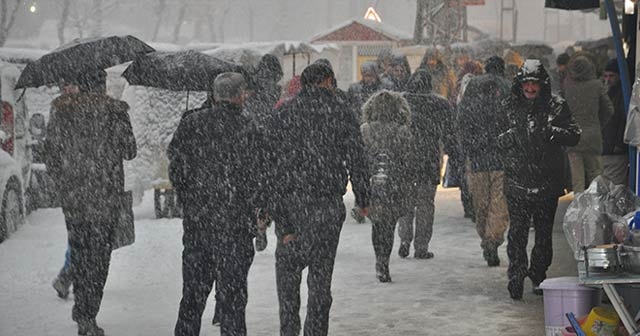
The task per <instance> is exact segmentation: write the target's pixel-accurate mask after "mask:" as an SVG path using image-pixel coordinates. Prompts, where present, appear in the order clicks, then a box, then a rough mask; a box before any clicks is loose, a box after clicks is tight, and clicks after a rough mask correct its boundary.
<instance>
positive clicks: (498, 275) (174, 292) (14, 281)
mask: <svg viewBox="0 0 640 336" xmlns="http://www.w3.org/2000/svg"><path fill="white" fill-rule="evenodd" d="M151 196H152V195H151V193H149V192H147V194H146V196H145V199H144V201H143V203H142V204H141V205H140V206H139V207H137V208H136V209H135V214H136V243H135V244H134V245H133V246H130V247H126V248H122V249H120V250H117V251H115V252H114V253H113V258H112V262H111V269H110V274H109V280H108V282H107V286H106V289H105V295H104V300H103V302H102V309H101V311H100V314H99V315H98V323H99V324H100V325H101V326H102V327H103V328H104V329H105V331H106V333H107V334H108V335H110V336H119V335H140V336H142V335H148V336H155V335H172V334H173V326H174V324H175V320H176V317H177V309H178V303H179V300H180V292H181V285H182V282H181V281H182V279H181V272H180V265H181V259H180V257H181V252H182V243H181V235H182V227H181V222H180V220H178V219H172V220H167V219H163V220H157V219H154V215H153V206H152V197H151ZM345 204H346V206H347V209H351V207H352V204H353V196H352V194H347V195H346V196H345ZM564 206H565V207H566V204H564ZM554 231H555V233H554V240H555V241H554V247H555V248H554V251H555V252H556V253H555V254H556V255H555V257H554V258H555V259H554V265H553V266H552V268H551V270H550V272H549V276H550V277H555V276H564V275H573V274H575V264H573V263H572V261H573V260H572V257H571V252H570V250H569V248H568V246H567V244H566V241H565V240H564V237H563V236H562V233H561V227H560V225H558V223H556V228H555V230H554ZM269 239H270V242H269V244H270V245H269V247H268V248H267V250H265V251H263V252H260V253H257V254H256V257H255V260H254V263H253V266H252V268H251V272H250V279H249V305H248V307H247V323H248V334H249V335H262V336H273V335H277V334H278V302H277V296H276V285H275V270H274V263H275V261H274V256H273V255H274V250H275V246H274V244H273V241H274V239H275V236H274V235H273V229H270V231H269ZM65 241H66V231H65V227H64V218H63V215H62V212H61V211H60V209H42V210H39V211H36V212H35V213H32V214H31V215H30V216H29V217H28V223H27V224H26V225H25V226H24V227H22V228H21V229H20V230H19V231H18V232H17V233H16V234H15V235H13V236H12V237H11V238H10V239H8V240H7V241H5V242H4V243H2V244H0V335H2V336H9V335H29V336H39V335H52V336H54V335H55V336H59V335H75V334H76V332H77V329H76V324H75V323H74V322H73V321H71V315H70V313H71V307H72V305H73V301H72V299H70V300H68V301H64V300H61V299H59V298H58V297H57V296H56V294H55V292H54V290H53V289H52V287H51V281H52V280H53V278H54V277H55V275H56V274H57V272H58V271H59V268H60V267H61V266H62V263H63V258H64V251H65V247H66V242H65ZM398 245H399V242H398V240H397V238H396V244H395V246H394V253H393V255H392V259H391V276H392V278H393V282H392V283H390V284H382V283H379V282H378V281H377V279H376V278H375V275H374V255H373V248H372V246H371V225H370V224H356V223H355V222H354V221H353V220H352V219H351V218H350V217H349V218H348V219H347V222H346V223H345V225H344V228H343V231H342V236H341V241H340V246H339V250H338V256H337V260H336V270H335V272H334V278H333V297H334V301H333V308H332V310H331V322H330V332H329V334H330V335H336V336H341V335H362V336H365V335H367V336H369V335H459V336H462V335H519V336H522V335H544V314H543V303H542V298H541V297H538V296H534V295H533V294H532V293H531V288H530V283H529V282H527V284H526V287H525V296H524V300H523V301H521V302H514V301H512V300H511V299H509V295H508V293H507V290H506V265H507V262H506V252H505V246H502V247H501V249H500V257H501V259H502V266H500V267H498V268H488V267H487V266H486V264H485V262H484V260H483V259H482V254H481V250H480V247H479V238H478V237H477V234H476V232H475V227H474V224H473V223H472V222H471V221H469V220H467V219H464V218H463V217H462V207H461V205H460V201H459V191H458V189H448V190H443V189H439V190H438V193H437V199H436V224H435V230H434V236H433V240H432V243H431V249H432V251H433V252H434V253H435V258H434V259H432V260H415V259H413V258H407V259H400V258H399V257H398V256H397V253H396V251H397V246H398ZM530 245H531V243H530ZM530 247H531V246H530ZM302 295H303V297H302V302H303V310H304V306H305V302H306V286H305V285H304V281H303V293H302ZM213 306H214V299H213V295H212V296H211V297H210V300H209V303H208V305H207V310H206V311H205V313H204V316H203V328H202V333H201V335H209V336H211V335H219V331H218V328H217V327H213V326H211V318H212V316H213ZM303 313H304V312H303Z"/></svg>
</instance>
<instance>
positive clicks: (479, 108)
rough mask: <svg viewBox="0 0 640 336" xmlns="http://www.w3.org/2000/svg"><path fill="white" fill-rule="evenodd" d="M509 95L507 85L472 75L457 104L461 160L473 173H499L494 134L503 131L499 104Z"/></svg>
mask: <svg viewBox="0 0 640 336" xmlns="http://www.w3.org/2000/svg"><path fill="white" fill-rule="evenodd" d="M508 94H509V84H508V82H507V81H506V80H505V79H504V78H503V77H499V76H496V75H492V74H485V75H481V76H475V77H473V78H472V79H471V81H470V82H469V84H468V85H467V87H466V90H465V94H464V96H463V97H462V100H461V101H460V104H459V105H458V116H457V126H456V130H457V134H458V136H459V138H460V144H461V148H462V153H463V155H464V157H466V158H468V159H469V161H471V170H472V171H473V172H484V171H500V170H503V165H502V155H501V154H500V151H499V149H498V135H500V133H501V130H504V129H505V128H507V125H505V121H506V120H507V119H506V116H505V115H501V114H500V113H503V112H504V111H503V110H502V109H501V108H500V101H502V100H503V99H504V98H506V97H507V96H508Z"/></svg>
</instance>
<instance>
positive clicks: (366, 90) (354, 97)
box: [347, 78, 393, 120]
mask: <svg viewBox="0 0 640 336" xmlns="http://www.w3.org/2000/svg"><path fill="white" fill-rule="evenodd" d="M381 90H393V83H391V82H389V80H387V79H386V78H383V79H381V80H378V81H377V82H376V83H374V84H365V83H364V82H363V81H360V82H358V83H353V84H351V86H349V90H348V91H347V94H348V95H349V97H350V99H351V101H352V104H353V105H354V106H355V108H357V111H358V120H360V119H361V113H360V112H361V111H362V107H363V105H364V103H365V102H366V101H367V100H368V99H369V98H370V97H371V96H373V94H374V93H376V92H378V91H381Z"/></svg>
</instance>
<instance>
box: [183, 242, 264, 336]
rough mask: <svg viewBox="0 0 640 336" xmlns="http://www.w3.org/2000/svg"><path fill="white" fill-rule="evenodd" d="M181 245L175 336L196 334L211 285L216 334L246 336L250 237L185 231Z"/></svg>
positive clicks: (250, 261) (251, 259) (250, 260)
mask: <svg viewBox="0 0 640 336" xmlns="http://www.w3.org/2000/svg"><path fill="white" fill-rule="evenodd" d="M185 231H186V230H185ZM183 245H184V250H183V252H182V281H183V285H182V300H181V301H180V310H179V312H178V321H177V323H176V327H175V335H176V336H197V335H199V334H200V326H201V322H202V313H203V312H204V309H205V306H206V304H207V298H208V297H209V294H210V293H211V289H212V288H213V285H214V282H215V284H216V311H217V312H218V317H219V321H220V335H223V336H244V335H246V334H247V326H246V321H245V310H246V307H247V301H248V293H247V277H248V275H249V268H250V267H251V263H252V262H253V256H254V254H255V250H254V248H253V240H252V237H250V236H246V237H242V238H237V237H234V238H231V237H210V236H209V235H202V234H199V233H194V232H185V234H184V236H183Z"/></svg>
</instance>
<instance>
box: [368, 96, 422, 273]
mask: <svg viewBox="0 0 640 336" xmlns="http://www.w3.org/2000/svg"><path fill="white" fill-rule="evenodd" d="M362 110H363V118H362V121H363V124H362V125H361V126H360V131H361V132H362V139H363V140H364V144H365V151H366V153H367V158H368V159H369V175H370V176H371V183H370V184H371V193H370V194H371V196H370V198H371V201H370V203H371V204H370V209H369V219H371V222H372V223H373V226H372V228H371V239H372V242H373V249H374V251H375V254H376V277H377V278H378V280H380V282H390V281H391V276H390V275H389V256H390V255H391V250H392V249H393V234H394V231H395V227H396V222H397V221H398V219H399V218H400V217H402V216H405V215H406V214H407V213H408V212H410V211H411V209H412V208H413V204H412V202H411V194H412V192H411V191H412V189H413V183H414V180H415V177H416V176H415V171H414V170H415V168H414V167H416V164H415V160H414V159H413V154H414V139H413V135H412V134H411V129H410V126H411V108H410V107H409V104H408V103H407V101H406V100H405V99H404V98H403V97H402V94H400V93H396V92H392V91H387V90H384V91H380V92H378V93H376V94H374V95H373V96H372V97H371V98H370V99H369V100H368V101H367V102H366V103H365V104H364V107H363V109H362Z"/></svg>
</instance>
